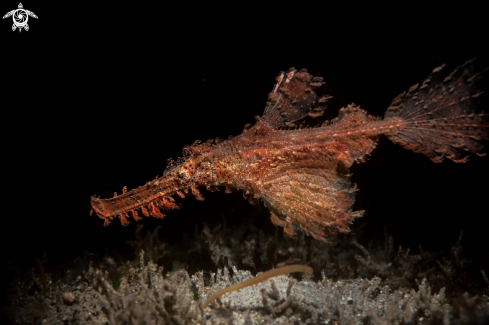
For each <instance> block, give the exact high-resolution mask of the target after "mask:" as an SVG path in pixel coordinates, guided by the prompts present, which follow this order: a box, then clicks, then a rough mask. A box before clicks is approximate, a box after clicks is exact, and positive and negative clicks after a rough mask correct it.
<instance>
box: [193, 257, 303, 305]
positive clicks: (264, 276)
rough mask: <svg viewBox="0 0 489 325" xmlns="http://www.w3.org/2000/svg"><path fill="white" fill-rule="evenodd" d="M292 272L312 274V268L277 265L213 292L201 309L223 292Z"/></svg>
mask: <svg viewBox="0 0 489 325" xmlns="http://www.w3.org/2000/svg"><path fill="white" fill-rule="evenodd" d="M293 272H302V273H307V274H312V272H313V269H312V267H310V266H306V265H298V264H296V265H288V266H284V267H279V268H276V269H273V270H270V271H266V272H264V273H262V274H260V275H257V276H255V277H254V278H252V279H249V280H246V281H244V282H240V283H237V284H235V285H232V286H229V287H226V288H224V289H222V290H219V291H218V292H215V293H214V294H213V295H212V296H210V297H209V298H208V299H207V300H206V301H205V302H204V303H203V304H202V309H206V308H207V306H208V305H209V304H210V303H211V302H212V301H213V300H215V299H217V298H219V297H220V296H222V295H223V294H225V293H228V292H232V291H236V290H239V289H243V288H246V287H249V286H252V285H254V284H257V283H260V282H263V281H265V280H267V279H269V278H273V277H275V276H278V275H282V274H288V273H293Z"/></svg>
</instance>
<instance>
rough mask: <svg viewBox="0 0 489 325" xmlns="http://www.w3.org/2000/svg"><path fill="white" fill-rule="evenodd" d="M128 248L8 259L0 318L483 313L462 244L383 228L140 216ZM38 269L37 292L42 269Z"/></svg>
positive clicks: (453, 317) (377, 318)
mask: <svg viewBox="0 0 489 325" xmlns="http://www.w3.org/2000/svg"><path fill="white" fill-rule="evenodd" d="M135 238H136V240H132V241H128V242H127V245H128V246H127V247H131V250H132V249H133V251H134V252H133V253H132V254H131V253H129V254H123V253H120V252H118V251H115V252H107V253H106V254H105V256H97V254H92V253H88V252H87V253H85V255H84V256H79V257H77V258H76V259H74V260H72V261H71V262H69V263H65V264H63V265H58V266H57V267H56V268H54V267H50V266H49V265H48V263H47V258H44V260H43V259H40V264H41V265H42V268H40V267H39V266H36V264H35V263H30V264H29V263H27V264H25V265H21V264H22V263H20V262H19V263H17V264H15V265H12V264H11V265H10V268H11V271H12V270H13V271H12V272H11V274H13V275H12V277H13V279H12V280H11V281H10V282H9V285H8V287H7V290H6V295H5V297H4V301H3V302H2V305H3V306H4V307H3V308H2V312H1V318H0V322H1V323H2V324H8V323H12V324H489V280H487V277H485V273H484V272H483V271H482V272H481V269H480V268H479V267H478V266H477V265H476V264H474V263H473V262H472V261H471V260H470V259H468V258H467V257H466V255H465V254H464V247H463V244H464V239H463V235H462V234H461V238H459V240H458V241H456V242H454V243H453V244H452V246H451V249H450V252H449V254H448V255H447V254H445V255H444V254H443V253H440V252H428V251H426V252H424V251H423V250H422V248H420V251H419V252H418V254H412V253H410V252H409V251H408V250H406V249H403V248H402V247H394V244H393V239H392V237H391V236H390V235H389V234H387V232H386V233H385V235H384V236H383V238H377V239H378V240H371V241H370V242H363V243H362V240H361V238H359V236H358V235H348V236H339V237H337V238H335V241H336V244H335V245H329V244H325V243H322V242H319V241H317V240H314V239H312V238H305V237H304V236H299V237H298V239H297V240H288V239H286V238H284V237H283V236H282V234H281V233H280V232H279V229H278V228H276V230H275V231H274V232H271V233H270V234H267V233H266V232H264V231H263V230H260V229H258V228H257V227H256V225H255V224H254V223H253V222H251V221H246V222H244V223H243V224H238V225H232V226H226V223H225V222H224V223H223V224H222V225H218V224H213V225H210V226H207V225H204V226H200V227H195V230H194V232H193V233H184V234H182V238H183V240H182V241H181V243H180V244H178V245H168V243H167V242H165V240H164V239H162V238H161V236H160V235H159V228H158V227H157V228H156V229H155V230H154V231H150V230H147V229H144V226H143V224H141V225H138V227H137V234H136V237H135ZM287 264H307V265H309V266H311V267H313V268H314V274H313V275H304V274H292V275H288V276H285V275H283V276H279V277H276V278H274V279H271V280H267V281H265V282H263V283H260V284H258V285H255V286H251V287H248V288H245V289H242V290H240V291H236V292H233V293H230V294H226V295H224V296H223V297H221V299H220V300H218V301H214V302H213V303H211V305H210V306H209V307H208V308H206V309H205V310H202V308H201V307H200V306H201V304H202V302H203V301H204V300H205V299H206V298H207V297H209V296H210V294H212V293H213V292H215V291H217V290H219V289H222V288H224V287H226V286H229V285H232V284H235V283H238V282H241V281H244V280H246V279H249V278H251V277H253V276H254V275H256V274H257V273H260V272H263V271H266V270H268V269H271V268H273V267H277V266H281V265H287ZM41 270H42V272H43V273H44V274H45V279H46V291H45V290H44V284H43V276H42V275H41V273H40V272H41Z"/></svg>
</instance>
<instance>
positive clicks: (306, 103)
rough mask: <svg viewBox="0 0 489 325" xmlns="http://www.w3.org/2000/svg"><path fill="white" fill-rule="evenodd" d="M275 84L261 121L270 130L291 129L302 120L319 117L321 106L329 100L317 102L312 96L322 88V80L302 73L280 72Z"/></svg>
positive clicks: (316, 97) (305, 72)
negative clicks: (269, 127)
mask: <svg viewBox="0 0 489 325" xmlns="http://www.w3.org/2000/svg"><path fill="white" fill-rule="evenodd" d="M276 80H277V83H276V84H275V86H274V87H273V90H272V92H271V93H269V94H268V102H267V105H266V107H265V111H264V113H263V120H264V121H265V122H266V123H268V124H269V125H270V126H271V127H273V128H274V129H278V128H282V127H295V125H296V122H297V121H298V120H300V119H302V118H304V117H306V116H311V117H319V116H321V115H323V112H324V109H325V108H326V106H325V103H326V102H327V100H328V99H329V98H331V96H322V97H320V98H318V96H317V95H316V93H315V92H314V89H316V88H318V87H320V86H321V85H322V84H324V82H323V78H322V77H313V76H311V75H310V74H309V73H308V72H307V70H306V69H302V70H300V71H297V70H295V69H294V68H290V69H289V71H288V72H287V73H285V72H281V73H280V75H279V76H278V77H277V79H276Z"/></svg>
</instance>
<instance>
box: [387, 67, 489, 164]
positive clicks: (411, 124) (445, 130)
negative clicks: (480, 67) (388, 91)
mask: <svg viewBox="0 0 489 325" xmlns="http://www.w3.org/2000/svg"><path fill="white" fill-rule="evenodd" d="M474 61H475V59H472V60H469V61H467V62H466V63H465V64H463V65H461V66H460V67H457V68H456V69H455V70H454V71H453V72H452V73H450V74H449V75H448V76H447V77H446V78H443V76H442V74H441V73H440V71H441V70H442V69H443V67H444V65H443V66H440V67H438V68H436V69H434V70H433V72H432V73H431V74H430V76H429V77H428V78H427V79H426V80H425V81H424V82H423V83H422V85H421V86H420V87H419V88H418V85H419V84H416V85H414V86H412V87H411V88H410V89H409V91H408V92H407V93H406V92H404V93H402V94H400V95H399V96H397V97H396V98H394V99H393V100H392V103H391V105H390V106H389V108H388V109H387V112H386V113H385V121H386V122H389V121H392V122H395V123H396V124H399V125H401V127H400V128H397V129H396V128H394V131H392V132H386V133H385V134H386V135H387V137H388V138H389V139H390V140H391V141H392V142H394V143H396V144H398V145H400V146H402V147H404V148H406V149H409V150H413V151H415V152H421V153H423V154H425V155H426V156H428V157H429V158H430V159H431V160H432V161H434V162H441V161H443V159H444V158H448V159H451V160H453V161H454V162H457V163H461V162H465V161H467V158H468V154H469V153H475V154H477V155H479V156H483V155H484V154H483V153H481V151H482V149H483V147H484V146H483V144H482V143H481V140H483V139H485V140H487V139H488V137H489V121H488V117H489V114H486V113H484V112H482V113H478V111H477V104H478V102H479V98H478V97H479V96H480V95H481V94H482V93H483V92H484V91H480V90H478V89H477V87H476V86H475V83H476V82H477V81H478V80H480V79H481V77H482V73H483V72H485V71H487V70H489V68H486V69H485V70H484V71H483V72H480V73H474V72H473V70H474V65H473V62H474Z"/></svg>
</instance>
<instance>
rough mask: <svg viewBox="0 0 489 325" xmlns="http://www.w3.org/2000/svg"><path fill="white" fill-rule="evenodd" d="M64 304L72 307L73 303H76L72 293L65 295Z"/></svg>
mask: <svg viewBox="0 0 489 325" xmlns="http://www.w3.org/2000/svg"><path fill="white" fill-rule="evenodd" d="M63 302H64V303H65V304H66V305H71V304H72V303H73V302H75V295H74V294H72V293H71V292H65V293H63Z"/></svg>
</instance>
